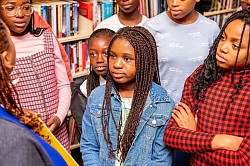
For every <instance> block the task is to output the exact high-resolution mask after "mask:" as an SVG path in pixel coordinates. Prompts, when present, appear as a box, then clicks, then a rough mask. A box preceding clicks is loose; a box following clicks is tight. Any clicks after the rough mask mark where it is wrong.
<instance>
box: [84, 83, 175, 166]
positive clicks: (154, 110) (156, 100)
mask: <svg viewBox="0 0 250 166" xmlns="http://www.w3.org/2000/svg"><path fill="white" fill-rule="evenodd" d="M104 92H105V85H103V86H100V87H98V88H96V89H95V90H93V91H92V93H91V95H90V96H89V98H88V104H87V107H86V111H85V113H84V115H83V119H82V136H81V141H80V150H81V153H82V159H83V162H84V166H101V165H103V166H109V165H110V166H114V165H115V159H113V158H109V150H108V147H107V143H106V141H105V140H104V136H103V132H102V124H101V114H102V102H103V98H104ZM111 93H112V95H111V106H112V111H113V114H114V118H115V120H116V122H117V123H118V122H119V119H120V115H121V111H122V110H121V101H120V100H119V98H118V96H117V94H116V93H115V91H114V89H112V92H111ZM173 107H174V102H173V101H172V99H170V98H169V96H168V94H167V92H166V91H165V90H164V89H163V88H162V87H161V86H159V85H157V84H155V83H153V84H152V86H151V89H150V94H149V96H148V98H147V101H146V104H145V108H144V110H143V114H142V116H141V120H140V123H139V125H138V127H137V130H136V135H135V138H134V141H133V143H132V146H131V147H130V149H129V151H128V154H127V157H126V160H125V161H124V165H131V166H132V165H138V166H145V165H149V166H158V165H162V166H163V165H164V166H168V165H171V164H172V158H173V151H172V149H171V148H170V147H166V146H165V145H164V143H163V135H164V130H165V128H166V125H167V123H168V121H169V120H170V118H171V112H172V109H173ZM109 123H110V124H109V132H110V135H111V142H112V145H113V149H114V150H115V149H116V145H117V133H118V132H117V130H116V128H115V124H114V122H113V121H112V118H110V122H109Z"/></svg>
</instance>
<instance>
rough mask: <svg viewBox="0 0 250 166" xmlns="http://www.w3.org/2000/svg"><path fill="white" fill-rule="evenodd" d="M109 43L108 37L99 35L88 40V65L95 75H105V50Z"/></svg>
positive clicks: (106, 68)
mask: <svg viewBox="0 0 250 166" xmlns="http://www.w3.org/2000/svg"><path fill="white" fill-rule="evenodd" d="M109 43H110V37H108V36H105V35H101V36H98V37H93V38H92V39H91V40H89V45H88V46H89V48H88V49H89V59H90V64H91V66H92V68H93V70H94V71H95V72H96V74H98V75H101V76H106V75H107V70H108V63H107V50H108V47H109Z"/></svg>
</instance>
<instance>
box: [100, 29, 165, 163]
mask: <svg viewBox="0 0 250 166" xmlns="http://www.w3.org/2000/svg"><path fill="white" fill-rule="evenodd" d="M116 39H125V40H127V41H128V42H129V43H130V44H131V45H132V47H133V48H134V51H135V60H136V76H135V80H136V84H135V89H134V96H133V100H132V105H131V110H130V113H129V115H128V118H127V121H126V124H125V128H124V131H123V133H121V119H122V117H120V121H119V123H117V122H116V121H115V119H114V115H113V112H112V107H111V93H110V92H111V89H112V87H113V88H114V89H115V91H116V93H117V95H118V96H119V97H120V95H119V93H118V90H117V89H118V86H119V85H118V84H117V83H116V82H114V80H113V78H112V76H111V74H110V72H108V74H107V80H106V90H105V96H104V102H103V108H102V130H103V133H104V138H105V140H106V142H107V144H108V149H109V151H110V157H114V152H113V151H114V150H113V148H112V143H111V140H110V133H109V126H108V125H109V122H110V118H112V120H113V122H114V124H115V126H116V129H117V130H118V142H117V151H116V153H117V154H118V153H119V152H120V154H121V156H120V161H121V162H122V163H123V162H124V161H125V159H126V156H127V153H128V151H129V149H130V147H131V145H132V142H133V140H134V138H135V133H136V129H137V126H138V125H139V122H140V118H141V115H142V113H143V109H144V105H145V102H146V99H147V97H148V94H149V91H150V87H151V84H152V81H154V82H156V83H157V84H160V77H159V69H158V59H157V47H156V43H155V40H154V38H153V36H152V35H151V34H150V32H149V31H148V30H146V29H145V28H143V27H136V26H135V27H124V28H121V29H120V30H119V31H118V32H117V33H116V34H115V35H114V37H113V38H112V40H111V42H110V45H109V48H108V59H109V56H110V50H111V47H112V45H113V43H114V41H115V40H116Z"/></svg>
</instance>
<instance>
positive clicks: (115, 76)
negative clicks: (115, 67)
mask: <svg viewBox="0 0 250 166" xmlns="http://www.w3.org/2000/svg"><path fill="white" fill-rule="evenodd" d="M112 76H113V77H114V78H122V77H123V76H124V74H123V73H115V72H112Z"/></svg>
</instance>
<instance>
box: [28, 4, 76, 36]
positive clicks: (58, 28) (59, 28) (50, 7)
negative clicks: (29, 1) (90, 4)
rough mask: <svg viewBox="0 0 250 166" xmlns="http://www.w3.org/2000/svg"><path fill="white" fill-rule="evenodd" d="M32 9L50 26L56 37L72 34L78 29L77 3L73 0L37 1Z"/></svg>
mask: <svg viewBox="0 0 250 166" xmlns="http://www.w3.org/2000/svg"><path fill="white" fill-rule="evenodd" d="M33 4H34V9H35V11H37V12H38V13H39V15H41V16H42V17H43V18H44V19H45V20H46V21H47V22H48V23H49V24H50V26H51V28H52V31H53V32H54V34H55V35H56V36H57V37H68V36H73V35H75V34H77V33H78V31H79V26H78V25H79V9H78V8H79V3H78V2H77V1H73V0H60V1H44V2H43V1H38V2H34V3H33Z"/></svg>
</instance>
